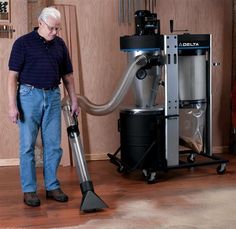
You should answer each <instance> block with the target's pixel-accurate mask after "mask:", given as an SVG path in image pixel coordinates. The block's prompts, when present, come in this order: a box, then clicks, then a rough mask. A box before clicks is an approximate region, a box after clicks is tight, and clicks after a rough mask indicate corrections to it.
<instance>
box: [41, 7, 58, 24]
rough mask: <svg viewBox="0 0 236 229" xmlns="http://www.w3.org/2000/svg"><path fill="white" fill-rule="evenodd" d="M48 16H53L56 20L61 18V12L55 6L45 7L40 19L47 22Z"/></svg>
mask: <svg viewBox="0 0 236 229" xmlns="http://www.w3.org/2000/svg"><path fill="white" fill-rule="evenodd" d="M48 17H52V18H53V19H55V20H61V13H60V11H59V10H57V9H56V8H54V7H45V8H44V9H43V10H42V12H41V13H40V15H39V17H38V20H42V21H46V22H47V19H48Z"/></svg>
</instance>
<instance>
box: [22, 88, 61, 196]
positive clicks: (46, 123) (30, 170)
mask: <svg viewBox="0 0 236 229" xmlns="http://www.w3.org/2000/svg"><path fill="white" fill-rule="evenodd" d="M17 102H18V109H19V111H20V115H21V117H20V121H19V122H18V125H19V135H20V136H19V140H20V176H21V186H22V191H23V192H35V191H36V190H37V178H36V163H35V152H34V149H35V143H36V138H37V135H38V132H39V128H41V137H42V144H43V175H44V186H45V189H46V190H48V191H50V190H54V189H56V188H59V187H60V183H59V180H58V179H57V169H58V166H59V164H60V161H61V156H62V149H61V95H60V89H59V88H56V89H53V90H42V89H36V88H34V87H32V86H27V85H20V86H19V89H18V94H17Z"/></svg>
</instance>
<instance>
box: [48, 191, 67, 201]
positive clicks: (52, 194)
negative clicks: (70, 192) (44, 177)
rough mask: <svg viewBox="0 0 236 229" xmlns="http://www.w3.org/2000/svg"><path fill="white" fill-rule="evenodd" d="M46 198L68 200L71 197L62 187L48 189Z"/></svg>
mask: <svg viewBox="0 0 236 229" xmlns="http://www.w3.org/2000/svg"><path fill="white" fill-rule="evenodd" d="M46 198H47V199H53V200H56V201H59V202H67V201H68V199H69V198H68V196H67V195H66V194H65V193H64V192H62V190H61V189H60V188H57V189H54V190H51V191H46Z"/></svg>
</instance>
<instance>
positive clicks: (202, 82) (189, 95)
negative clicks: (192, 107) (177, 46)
mask: <svg viewBox="0 0 236 229" xmlns="http://www.w3.org/2000/svg"><path fill="white" fill-rule="evenodd" d="M178 64H179V65H178V76H179V100H180V101H192V100H195V101H196V100H197V101H204V100H206V55H205V52H204V51H203V50H191V52H190V51H189V50H187V51H186V50H181V51H179V56H178Z"/></svg>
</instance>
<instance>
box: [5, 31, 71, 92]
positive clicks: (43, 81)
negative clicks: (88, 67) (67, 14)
mask: <svg viewBox="0 0 236 229" xmlns="http://www.w3.org/2000/svg"><path fill="white" fill-rule="evenodd" d="M9 70H12V71H16V72H18V73H19V77H18V82H19V83H20V84H30V85H32V86H35V87H38V88H47V87H54V86H57V85H59V84H60V81H61V78H62V77H63V76H65V75H67V74H69V73H72V72H73V68H72V64H71V60H70V57H69V53H68V50H67V47H66V45H65V43H64V41H63V40H62V39H61V38H60V37H58V36H57V37H55V38H54V39H53V40H52V41H49V42H47V41H46V40H45V39H44V38H43V37H41V36H40V35H39V34H38V32H37V30H34V31H32V32H30V33H28V34H26V35H23V36H22V37H20V38H18V39H17V40H16V41H15V43H14V44H13V47H12V51H11V55H10V59H9Z"/></svg>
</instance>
